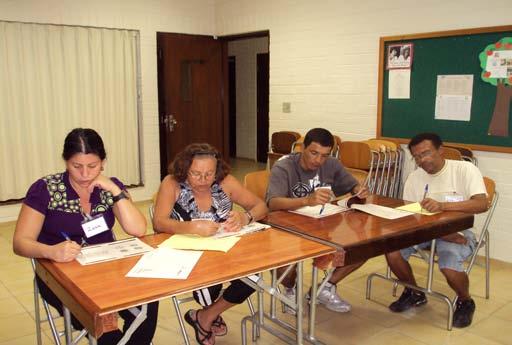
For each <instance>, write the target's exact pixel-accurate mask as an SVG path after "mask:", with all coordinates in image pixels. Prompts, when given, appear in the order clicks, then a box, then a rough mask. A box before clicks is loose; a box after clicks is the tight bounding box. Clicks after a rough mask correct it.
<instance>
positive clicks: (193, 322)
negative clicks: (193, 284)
mask: <svg viewBox="0 0 512 345" xmlns="http://www.w3.org/2000/svg"><path fill="white" fill-rule="evenodd" d="M197 312H198V311H197V310H194V309H190V310H189V311H187V313H186V314H185V321H186V322H187V323H188V324H189V325H190V326H192V327H193V328H194V333H195V336H196V340H197V342H198V343H199V344H200V345H206V343H205V342H206V341H208V340H210V339H211V338H212V336H213V332H212V331H207V330H205V329H204V328H203V327H202V326H201V324H200V323H199V320H198V319H197ZM194 313H195V319H194V318H193V315H194Z"/></svg>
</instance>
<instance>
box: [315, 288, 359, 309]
mask: <svg viewBox="0 0 512 345" xmlns="http://www.w3.org/2000/svg"><path fill="white" fill-rule="evenodd" d="M328 285H330V286H327V285H326V286H324V288H323V289H322V290H321V291H320V293H319V294H318V297H317V301H318V303H321V304H323V305H325V306H326V307H327V309H329V310H332V311H335V312H337V313H347V312H349V311H350V309H352V306H351V305H350V303H348V302H347V301H345V300H343V299H341V297H340V296H339V295H338V294H337V293H336V285H332V284H328Z"/></svg>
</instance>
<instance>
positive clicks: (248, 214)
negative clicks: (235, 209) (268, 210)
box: [245, 211, 254, 224]
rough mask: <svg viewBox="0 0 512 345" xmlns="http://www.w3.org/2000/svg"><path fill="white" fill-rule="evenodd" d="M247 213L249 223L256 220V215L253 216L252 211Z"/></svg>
mask: <svg viewBox="0 0 512 345" xmlns="http://www.w3.org/2000/svg"><path fill="white" fill-rule="evenodd" d="M245 215H246V216H247V219H248V220H249V221H248V222H247V224H251V223H252V222H253V220H254V217H253V216H252V214H251V212H249V211H245Z"/></svg>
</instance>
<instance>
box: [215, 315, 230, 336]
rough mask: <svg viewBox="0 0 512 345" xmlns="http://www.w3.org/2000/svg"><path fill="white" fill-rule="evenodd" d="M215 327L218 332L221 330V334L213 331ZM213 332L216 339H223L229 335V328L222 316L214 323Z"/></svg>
mask: <svg viewBox="0 0 512 345" xmlns="http://www.w3.org/2000/svg"><path fill="white" fill-rule="evenodd" d="M213 327H216V328H217V329H218V330H220V332H215V331H214V330H213ZM222 327H224V329H222ZM212 332H213V334H215V336H216V337H222V336H224V335H226V334H228V326H227V325H226V323H225V322H224V319H223V318H222V316H220V315H219V316H217V318H216V319H215V320H214V321H213V322H212Z"/></svg>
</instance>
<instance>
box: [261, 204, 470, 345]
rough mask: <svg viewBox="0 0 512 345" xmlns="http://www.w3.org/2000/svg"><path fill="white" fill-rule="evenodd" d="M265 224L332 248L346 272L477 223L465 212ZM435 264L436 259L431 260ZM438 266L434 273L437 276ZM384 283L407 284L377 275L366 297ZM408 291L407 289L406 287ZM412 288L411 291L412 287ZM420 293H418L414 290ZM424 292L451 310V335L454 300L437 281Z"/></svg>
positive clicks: (278, 217)
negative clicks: (376, 282)
mask: <svg viewBox="0 0 512 345" xmlns="http://www.w3.org/2000/svg"><path fill="white" fill-rule="evenodd" d="M367 202H368V203H373V204H378V205H382V206H388V207H393V208H395V207H398V206H402V205H404V204H406V203H408V202H404V201H403V200H399V199H393V198H388V197H383V196H378V195H372V196H370V197H369V198H368V200H367ZM264 222H265V223H267V224H269V225H271V226H273V227H275V228H278V229H282V230H286V231H290V232H291V233H294V234H297V235H300V236H303V237H304V238H308V239H311V240H315V241H318V242H319V243H324V244H327V245H331V246H333V247H335V248H336V249H337V253H336V263H337V264H338V265H340V266H344V265H350V264H354V263H358V262H362V261H364V260H367V259H370V258H372V257H375V256H379V255H382V254H385V253H388V252H391V251H395V250H398V249H402V248H406V247H409V246H412V245H415V244H419V243H422V242H426V241H431V240H432V241H433V245H434V246H435V239H436V238H439V237H441V236H444V235H447V234H450V233H455V232H458V231H462V230H466V229H469V228H471V227H472V226H473V222H474V217H473V215H471V214H468V213H463V212H453V211H450V212H442V213H439V214H436V215H432V216H427V215H421V214H411V215H410V216H406V217H403V218H398V219H394V220H393V219H384V218H379V217H376V216H372V215H370V214H367V213H363V212H360V211H356V210H350V211H347V212H343V213H338V214H335V215H332V216H328V217H324V218H319V219H316V218H311V217H306V216H303V215H299V214H296V213H291V212H287V211H276V212H271V213H270V214H269V215H268V216H267V218H266V219H265V220H264ZM430 261H431V262H432V261H433V255H432V256H431V258H430ZM432 270H433V265H432V264H431V265H430V267H429V277H431V276H432V274H433V272H432ZM316 272H317V268H316V267H313V279H312V281H313V282H314V283H313V286H312V294H315V292H316V284H315V283H316V280H317V278H316ZM372 277H380V278H384V279H388V280H391V281H393V282H396V283H397V284H401V282H398V281H396V280H394V279H393V278H391V277H387V276H386V277H384V276H382V275H380V274H377V273H374V274H372V275H370V277H369V279H368V280H369V282H368V288H367V292H366V296H367V298H368V299H369V298H370V297H369V296H370V290H371V278H372ZM402 285H407V284H402ZM407 286H408V285H407ZM413 288H414V287H413ZM419 290H421V291H424V292H426V293H429V294H430V295H432V296H434V297H436V298H439V299H441V300H443V301H444V302H446V303H447V305H448V314H449V317H448V323H447V325H448V329H451V324H452V315H453V309H452V306H451V304H450V303H451V302H450V299H449V298H448V297H446V296H444V295H442V294H439V293H435V292H433V291H432V289H431V278H430V279H429V283H428V286H427V288H426V289H422V288H419ZM315 317H316V307H315V305H314V304H313V306H312V307H311V309H310V318H309V331H308V334H307V337H308V339H309V340H310V341H311V342H313V343H317V342H318V341H317V340H316V338H315Z"/></svg>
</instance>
